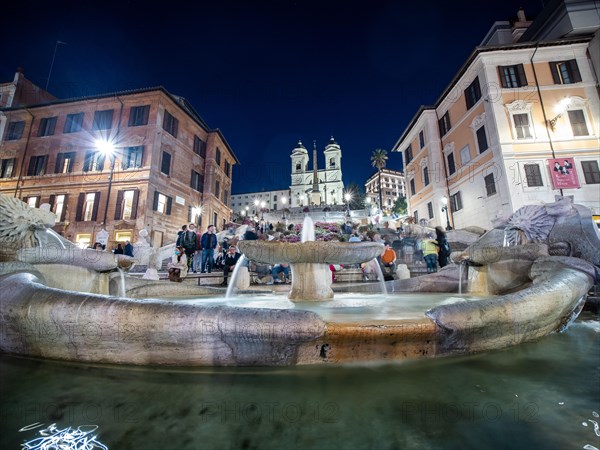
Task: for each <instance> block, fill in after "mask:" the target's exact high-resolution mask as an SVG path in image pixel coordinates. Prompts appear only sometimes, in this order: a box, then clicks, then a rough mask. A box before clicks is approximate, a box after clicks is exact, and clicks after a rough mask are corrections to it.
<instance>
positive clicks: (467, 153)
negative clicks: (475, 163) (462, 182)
mask: <svg viewBox="0 0 600 450" xmlns="http://www.w3.org/2000/svg"><path fill="white" fill-rule="evenodd" d="M469 161H471V147H469V146H468V145H465V146H464V147H463V148H462V149H461V150H460V163H461V165H462V166H464V165H465V164H467V163H468V162H469Z"/></svg>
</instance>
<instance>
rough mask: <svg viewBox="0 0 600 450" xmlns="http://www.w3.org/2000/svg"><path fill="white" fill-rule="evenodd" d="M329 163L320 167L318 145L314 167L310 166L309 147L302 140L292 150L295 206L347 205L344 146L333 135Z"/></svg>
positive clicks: (291, 187) (327, 149)
mask: <svg viewBox="0 0 600 450" xmlns="http://www.w3.org/2000/svg"><path fill="white" fill-rule="evenodd" d="M323 153H324V156H325V167H324V168H323V169H318V163H317V149H316V145H315V147H314V149H313V167H312V169H310V170H309V168H308V163H309V156H308V151H307V150H306V147H304V145H303V144H302V142H301V141H298V144H297V145H296V147H295V148H294V149H293V150H292V154H291V156H290V158H291V159H292V170H291V184H290V198H291V206H292V207H301V206H310V205H317V206H320V205H343V204H344V182H343V181H342V149H341V147H340V146H339V144H338V143H337V142H336V141H335V139H334V138H333V137H332V138H331V139H330V140H329V143H328V144H327V145H326V146H325V150H324V152H323Z"/></svg>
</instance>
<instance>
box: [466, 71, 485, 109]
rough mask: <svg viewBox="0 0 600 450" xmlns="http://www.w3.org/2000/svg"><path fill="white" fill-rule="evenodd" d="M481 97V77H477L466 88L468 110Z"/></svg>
mask: <svg viewBox="0 0 600 450" xmlns="http://www.w3.org/2000/svg"><path fill="white" fill-rule="evenodd" d="M480 98H481V88H480V87H479V77H477V78H475V79H474V80H473V82H472V83H471V84H470V85H469V87H468V88H467V89H466V90H465V101H466V102H467V110H469V109H471V108H472V107H473V105H474V104H475V103H477V101H478V100H479V99H480Z"/></svg>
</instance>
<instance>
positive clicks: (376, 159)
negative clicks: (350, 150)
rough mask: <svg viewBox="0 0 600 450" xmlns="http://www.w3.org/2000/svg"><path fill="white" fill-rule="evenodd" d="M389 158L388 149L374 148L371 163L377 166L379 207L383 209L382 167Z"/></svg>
mask: <svg viewBox="0 0 600 450" xmlns="http://www.w3.org/2000/svg"><path fill="white" fill-rule="evenodd" d="M387 159H388V156H387V151H386V150H382V149H380V148H378V149H377V150H373V154H372V155H371V165H372V166H373V167H376V168H377V172H378V180H377V183H378V185H379V209H381V210H382V211H383V200H382V197H381V169H383V168H384V167H385V164H386V161H387Z"/></svg>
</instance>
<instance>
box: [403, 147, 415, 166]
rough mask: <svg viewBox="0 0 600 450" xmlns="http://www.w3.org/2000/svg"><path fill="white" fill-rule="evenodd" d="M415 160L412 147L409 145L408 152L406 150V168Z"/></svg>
mask: <svg viewBox="0 0 600 450" xmlns="http://www.w3.org/2000/svg"><path fill="white" fill-rule="evenodd" d="M412 159H413V153H412V146H411V145H409V146H408V147H407V148H406V150H404V165H405V166H406V165H407V164H408V163H409V162H411V161H412Z"/></svg>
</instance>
